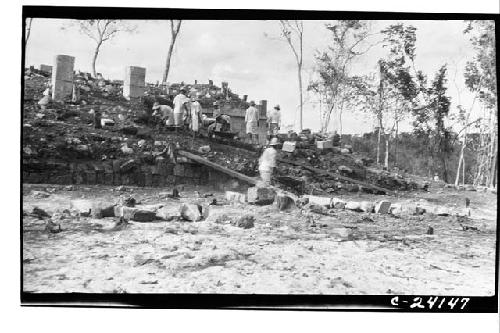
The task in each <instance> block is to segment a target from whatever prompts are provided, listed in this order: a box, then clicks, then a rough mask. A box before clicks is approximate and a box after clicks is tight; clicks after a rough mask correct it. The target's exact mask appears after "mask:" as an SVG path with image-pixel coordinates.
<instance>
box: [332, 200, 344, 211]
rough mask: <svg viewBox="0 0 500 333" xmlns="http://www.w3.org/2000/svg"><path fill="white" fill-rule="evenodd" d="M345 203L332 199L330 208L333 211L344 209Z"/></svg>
mask: <svg viewBox="0 0 500 333" xmlns="http://www.w3.org/2000/svg"><path fill="white" fill-rule="evenodd" d="M345 205H346V202H345V201H344V200H340V199H338V198H332V207H333V208H335V209H344V208H345Z"/></svg>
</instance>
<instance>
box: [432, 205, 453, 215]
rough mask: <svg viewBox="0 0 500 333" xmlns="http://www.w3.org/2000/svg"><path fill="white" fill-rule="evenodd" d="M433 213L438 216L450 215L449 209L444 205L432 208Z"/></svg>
mask: <svg viewBox="0 0 500 333" xmlns="http://www.w3.org/2000/svg"><path fill="white" fill-rule="evenodd" d="M434 214H436V215H438V216H448V215H450V211H449V210H448V209H447V208H446V207H441V206H438V207H436V209H435V210H434Z"/></svg>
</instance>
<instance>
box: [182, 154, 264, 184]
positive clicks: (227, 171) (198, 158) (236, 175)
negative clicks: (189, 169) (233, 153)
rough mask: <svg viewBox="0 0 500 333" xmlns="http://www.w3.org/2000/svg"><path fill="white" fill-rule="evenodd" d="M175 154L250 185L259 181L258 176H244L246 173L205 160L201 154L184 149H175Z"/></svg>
mask: <svg viewBox="0 0 500 333" xmlns="http://www.w3.org/2000/svg"><path fill="white" fill-rule="evenodd" d="M177 155H178V156H183V157H185V158H188V159H190V160H192V161H195V162H197V163H200V164H203V165H206V166H208V167H210V168H212V169H214V170H217V171H220V172H222V173H225V174H226V175H228V176H231V177H233V178H236V179H239V180H241V181H244V182H246V183H248V184H251V185H257V183H258V182H259V179H258V178H254V177H249V176H246V175H244V174H242V173H239V172H237V171H234V170H231V169H228V168H226V167H223V166H222V165H219V164H217V163H214V162H211V161H209V160H207V159H206V158H203V157H201V156H198V155H195V154H192V153H190V152H187V151H184V150H177Z"/></svg>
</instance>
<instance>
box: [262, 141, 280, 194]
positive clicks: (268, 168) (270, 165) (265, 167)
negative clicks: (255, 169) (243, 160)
mask: <svg viewBox="0 0 500 333" xmlns="http://www.w3.org/2000/svg"><path fill="white" fill-rule="evenodd" d="M277 145H278V138H272V139H271V141H270V142H269V147H267V148H266V149H264V152H263V153H262V156H261V157H260V159H259V173H260V178H261V179H262V183H263V184H262V185H263V186H269V185H271V176H272V175H273V170H274V168H275V167H276V154H277V153H278V151H277V150H276V146H277Z"/></svg>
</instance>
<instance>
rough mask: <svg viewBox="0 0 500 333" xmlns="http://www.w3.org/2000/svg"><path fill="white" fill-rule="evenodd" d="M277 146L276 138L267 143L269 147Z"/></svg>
mask: <svg viewBox="0 0 500 333" xmlns="http://www.w3.org/2000/svg"><path fill="white" fill-rule="evenodd" d="M278 144H279V141H278V138H272V139H271V141H270V142H269V145H270V146H277V145H278Z"/></svg>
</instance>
